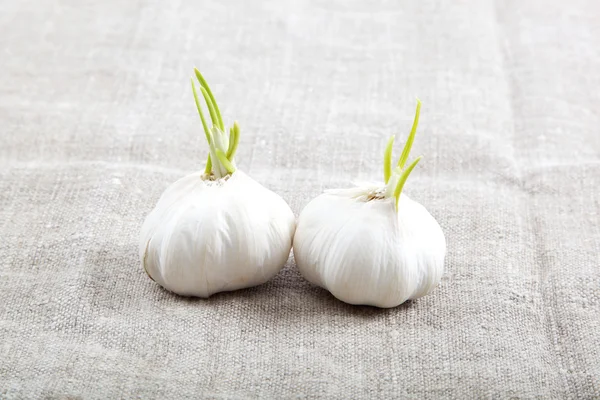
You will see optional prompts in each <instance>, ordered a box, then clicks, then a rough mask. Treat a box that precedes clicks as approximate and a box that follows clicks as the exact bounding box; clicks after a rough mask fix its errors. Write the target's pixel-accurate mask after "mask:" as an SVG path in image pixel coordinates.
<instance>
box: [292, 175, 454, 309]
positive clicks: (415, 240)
mask: <svg viewBox="0 0 600 400" xmlns="http://www.w3.org/2000/svg"><path fill="white" fill-rule="evenodd" d="M384 192H385V186H384V185H383V184H379V185H377V184H363V185H362V186H360V187H357V188H351V189H342V190H334V191H329V192H327V193H324V194H322V195H320V196H319V197H317V198H315V199H314V200H312V201H311V202H310V203H309V204H308V205H307V206H306V207H305V208H304V210H303V211H302V213H301V214H300V217H299V219H298V225H297V228H296V233H295V236H294V246H293V247H294V257H295V259H296V264H297V265H298V268H299V270H300V272H301V273H302V275H303V276H304V277H305V278H306V279H307V280H308V281H310V282H312V283H313V284H315V285H318V286H321V287H323V288H325V289H327V290H328V291H330V292H331V293H332V294H333V295H334V296H335V297H337V298H338V299H339V300H342V301H344V302H346V303H350V304H364V305H372V306H377V307H383V308H388V307H396V306H398V305H400V304H402V303H404V302H405V301H406V300H409V299H416V298H418V297H421V296H424V295H426V294H428V293H429V292H430V291H431V290H432V289H433V288H434V287H435V286H437V284H438V283H439V281H440V279H441V277H442V273H443V268H444V257H445V254H446V240H445V238H444V234H443V232H442V229H441V228H440V226H439V224H438V223H437V221H436V220H435V219H434V218H433V217H432V216H431V214H429V212H427V210H426V209H425V207H423V206H422V205H421V204H419V203H417V202H416V201H413V200H411V199H410V198H409V197H408V196H407V195H406V194H402V195H401V196H400V200H399V204H398V210H397V211H396V209H395V199H394V198H393V197H392V198H377V197H378V196H382V197H383V193H384ZM374 197H375V198H374Z"/></svg>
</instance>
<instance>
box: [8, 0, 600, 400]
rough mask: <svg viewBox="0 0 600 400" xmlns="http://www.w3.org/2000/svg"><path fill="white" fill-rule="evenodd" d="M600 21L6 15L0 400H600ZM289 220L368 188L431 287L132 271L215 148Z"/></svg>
mask: <svg viewBox="0 0 600 400" xmlns="http://www.w3.org/2000/svg"><path fill="white" fill-rule="evenodd" d="M599 15H600V6H599V5H598V3H597V2H593V1H584V0H573V1H569V2H568V4H566V3H565V2H562V1H558V0H553V1H527V2H522V1H514V0H508V1H499V0H496V1H490V0H484V1H472V2H442V1H414V2H391V1H383V0H381V1H375V2H363V1H337V0H328V1H321V0H313V1H290V2H287V1H286V2H283V1H266V0H264V1H254V2H245V1H236V0H226V1H219V2H206V1H201V2H192V1H173V2H164V1H163V2H159V1H151V0H138V1H126V2H121V1H116V0H108V1H84V2H70V1H66V0H60V1H44V2H37V1H31V0H24V1H3V2H1V3H0V54H1V62H0V133H1V136H0V137H1V140H2V141H1V147H0V166H1V168H0V238H1V240H0V398H9V399H12V398H61V399H62V398H85V399H94V398H98V399H100V398H133V397H139V398H145V399H146V398H157V399H162V398H195V397H205V398H338V399H348V398H377V397H379V398H415V399H435V398H513V397H514V398H600V362H599V360H600V262H599V253H600V217H599V215H600V199H599V196H598V194H599V191H600V189H599V187H600V156H599V155H600V128H599V127H600V90H598V89H599V88H600V46H599V39H598V38H600V19H599ZM194 65H196V66H198V67H199V68H200V69H201V71H202V72H203V73H204V75H205V76H206V78H207V79H208V81H209V83H211V87H212V89H213V92H214V94H215V96H216V98H217V100H218V101H219V105H220V106H221V110H222V112H223V115H224V116H225V119H226V121H228V125H229V124H230V123H232V122H233V120H234V119H236V120H238V121H239V123H240V126H241V132H242V134H241V140H240V147H239V152H238V157H237V161H238V166H239V168H241V169H242V170H244V171H245V172H246V173H248V174H249V175H250V176H252V177H253V178H254V179H256V180H257V181H259V182H261V183H262V184H264V185H265V186H266V187H268V188H270V189H271V190H273V191H275V192H276V193H279V194H280V195H281V196H282V197H283V198H284V199H285V200H286V201H287V202H288V203H289V204H290V206H291V208H292V209H293V211H294V213H295V214H296V215H298V214H299V212H300V211H301V210H302V208H303V207H304V206H305V205H306V204H307V203H308V202H309V201H310V200H311V199H312V198H314V197H315V196H317V195H318V194H320V193H321V192H322V191H323V190H324V189H327V188H335V187H347V186H349V185H350V182H351V181H352V180H367V179H381V176H382V157H383V149H384V146H385V143H386V141H387V138H388V137H389V136H390V135H392V134H396V136H397V145H396V148H395V157H398V155H399V153H400V151H401V143H402V142H403V141H404V139H405V138H406V136H407V134H408V132H409V130H410V125H411V123H412V118H413V113H414V107H415V98H416V97H418V98H420V99H421V100H422V101H423V109H422V114H421V123H420V126H419V131H418V133H417V137H416V141H415V145H414V148H413V158H414V157H416V156H417V155H420V154H423V155H424V156H425V158H424V159H423V160H422V161H421V163H420V164H419V165H418V167H417V169H416V170H415V171H413V173H412V175H411V177H410V179H409V181H408V183H407V185H406V186H405V189H404V190H405V192H406V193H407V194H409V195H410V196H411V198H413V199H415V200H417V201H419V202H421V203H422V204H423V205H425V207H426V208H427V209H428V210H429V211H430V212H431V213H432V215H434V216H435V218H436V219H437V220H438V221H439V223H440V225H441V226H442V229H443V230H444V232H445V234H446V238H447V242H448V254H447V259H446V267H445V274H444V277H443V280H442V282H441V284H440V286H439V287H438V288H437V289H436V290H435V291H434V292H433V293H432V294H431V295H429V296H427V297H425V298H422V299H419V300H416V301H412V302H408V303H406V304H404V305H402V306H400V307H397V308H394V309H386V310H382V309H376V308H372V307H356V306H350V305H347V304H344V303H342V302H340V301H338V300H336V299H335V298H334V297H333V296H331V295H330V294H329V293H328V292H326V291H324V290H322V289H319V288H316V287H314V286H312V285H311V284H309V283H308V282H306V281H305V280H304V279H303V278H302V277H301V276H300V274H299V273H298V270H297V268H296V266H295V264H294V261H293V257H292V256H291V257H290V259H289V261H288V263H287V264H286V266H285V268H284V269H283V270H282V272H281V273H280V274H279V275H277V276H276V277H275V278H274V279H273V280H272V281H270V282H268V283H267V284H264V285H262V286H260V287H256V288H252V289H248V290H242V291H238V292H233V293H223V294H218V295H215V296H213V297H211V298H210V299H208V300H201V299H187V298H182V297H178V296H176V295H173V294H170V293H168V292H167V291H165V290H163V289H161V288H160V287H159V286H158V285H157V284H155V283H154V282H152V281H151V280H150V279H148V277H147V276H146V274H145V273H144V271H143V269H142V267H141V264H140V260H139V257H138V235H139V230H140V226H141V224H142V221H143V219H144V217H145V215H146V214H147V213H148V212H149V211H150V210H151V209H152V207H153V206H154V204H155V203H156V201H157V199H158V197H159V196H160V194H161V193H162V192H163V190H164V189H165V188H166V187H167V186H168V185H169V184H170V183H172V182H174V181H175V180H177V179H178V178H179V177H181V176H184V175H185V174H187V173H189V172H191V171H194V170H201V169H203V166H204V160H205V157H206V154H207V145H206V143H205V139H204V134H203V132H202V128H201V125H200V121H199V119H198V116H197V114H196V110H195V107H194V102H193V98H192V94H191V88H190V82H189V77H190V76H191V74H192V68H193V66H194Z"/></svg>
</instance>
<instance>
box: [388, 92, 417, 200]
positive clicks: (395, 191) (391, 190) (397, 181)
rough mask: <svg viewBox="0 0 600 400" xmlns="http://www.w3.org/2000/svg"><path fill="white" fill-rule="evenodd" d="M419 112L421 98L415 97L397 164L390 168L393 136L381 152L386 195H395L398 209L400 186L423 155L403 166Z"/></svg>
mask: <svg viewBox="0 0 600 400" xmlns="http://www.w3.org/2000/svg"><path fill="white" fill-rule="evenodd" d="M420 113H421V100H419V99H417V110H416V111H415V119H414V121H413V125H412V128H411V130H410V134H409V135H408V139H406V143H405V144H404V149H402V153H401V154H400V159H399V160H398V166H397V167H396V168H394V169H393V170H392V147H393V146H394V139H395V137H394V136H392V137H391V138H390V139H389V140H388V143H387V146H386V147H385V152H384V153H383V178H384V181H385V184H386V185H387V191H386V197H391V196H394V197H395V199H396V210H397V209H398V201H399V200H400V195H401V194H402V188H403V187H404V184H405V183H406V180H407V179H408V176H409V175H410V173H411V172H412V170H413V169H414V168H415V167H416V166H417V164H418V163H419V161H420V160H421V158H422V157H423V156H419V157H417V158H416V159H415V160H414V161H413V162H412V163H411V164H410V165H409V166H408V167H406V168H404V166H405V165H406V161H407V160H408V156H409V154H410V150H411V148H412V145H413V142H414V141H415V134H416V133H417V126H418V125H419V115H420Z"/></svg>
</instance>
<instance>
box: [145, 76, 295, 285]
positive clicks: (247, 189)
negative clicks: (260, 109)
mask: <svg viewBox="0 0 600 400" xmlns="http://www.w3.org/2000/svg"><path fill="white" fill-rule="evenodd" d="M195 73H196V76H197V78H198V80H199V81H200V89H201V92H202V94H203V96H204V99H205V101H206V104H207V106H208V109H209V112H210V115H211V121H212V123H213V126H212V129H208V126H207V124H206V120H205V118H204V115H203V113H202V108H201V106H200V103H199V101H198V96H197V92H196V88H195V84H194V81H193V80H192V90H193V92H194V99H195V101H196V106H197V108H198V113H199V115H200V119H201V121H202V125H203V127H204V130H205V133H206V138H207V140H208V143H209V147H210V155H209V158H208V161H207V166H206V169H205V171H204V172H196V173H192V174H190V175H188V176H185V177H183V178H181V179H179V180H178V181H176V182H175V183H173V184H172V185H171V186H169V187H168V188H167V189H166V190H165V192H164V193H163V194H162V196H161V198H160V199H159V201H158V203H157V204H156V207H155V208H154V209H153V210H152V211H151V212H150V214H149V215H148V216H147V217H146V220H145V222H144V224H143V226H142V231H141V237H140V258H141V260H142V265H143V267H144V269H145V270H146V272H147V273H148V275H149V276H150V278H151V279H153V280H154V281H156V282H157V283H158V284H160V285H161V286H163V287H164V288H166V289H168V290H170V291H172V292H175V293H177V294H180V295H184V296H198V297H208V296H210V295H212V294H214V293H217V292H221V291H229V290H236V289H241V288H246V287H251V286H256V285H259V284H262V283H264V282H266V281H267V280H269V279H271V278H272V277H273V276H275V275H276V274H277V273H278V272H279V271H280V270H281V268H282V267H283V266H284V264H285V262H286V260H287V259H288V256H289V253H290V249H291V246H292V238H293V235H294V230H295V217H294V214H293V213H292V210H291V209H290V207H289V206H288V205H287V203H286V202H285V201H284V200H283V199H282V198H281V197H280V196H278V195H277V194H275V193H273V192H272V191H270V190H268V189H266V188H265V187H263V186H261V185H260V184H259V183H257V182H256V181H254V180H253V179H251V178H250V177H249V176H247V175H246V174H244V173H243V172H242V171H239V170H237V169H236V167H235V161H234V156H235V151H236V149H237V143H238V140H239V126H238V125H237V123H234V125H233V127H232V128H231V129H230V135H229V137H227V136H226V135H225V134H224V128H223V122H222V118H221V115H220V112H219V109H218V107H217V104H216V101H215V100H214V97H213V95H212V93H211V92H210V89H209V88H208V85H207V83H206V81H205V80H204V78H203V77H202V75H201V74H200V72H199V71H198V70H195Z"/></svg>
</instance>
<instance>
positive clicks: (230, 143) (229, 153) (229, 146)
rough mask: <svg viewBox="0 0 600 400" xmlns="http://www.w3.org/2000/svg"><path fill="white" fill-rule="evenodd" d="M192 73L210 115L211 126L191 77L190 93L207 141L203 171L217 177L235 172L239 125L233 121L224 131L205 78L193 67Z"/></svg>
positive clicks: (219, 112)
mask: <svg viewBox="0 0 600 400" xmlns="http://www.w3.org/2000/svg"><path fill="white" fill-rule="evenodd" d="M194 74H195V75H196V78H197V79H198V82H199V83H200V93H201V94H202V97H203V98H204V102H205V103H206V107H207V108H208V113H209V115H210V122H211V123H212V126H211V127H209V126H208V124H207V120H206V118H205V117H204V113H203V112H202V106H201V105H200V100H199V97H198V92H197V90H196V84H195V82H194V78H191V82H192V93H193V94H194V102H195V103H196V109H197V110H198V115H199V116H200V121H201V122H202V128H203V129H204V133H205V135H206V141H207V142H208V147H209V154H208V159H207V160H206V168H205V169H204V173H205V174H206V175H208V176H211V175H214V176H216V177H217V178H222V177H224V176H226V175H228V174H232V173H234V172H235V170H236V168H235V161H234V157H235V152H236V151H237V147H238V143H239V140H240V126H239V125H238V123H237V122H234V123H233V126H232V127H231V128H230V129H229V135H227V134H226V133H225V125H224V124H223V118H222V117H221V111H220V110H219V106H218V105H217V101H216V100H215V97H214V95H213V93H212V91H211V90H210V87H209V86H208V83H207V82H206V79H204V77H203V76H202V74H201V73H200V71H198V69H197V68H194Z"/></svg>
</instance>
